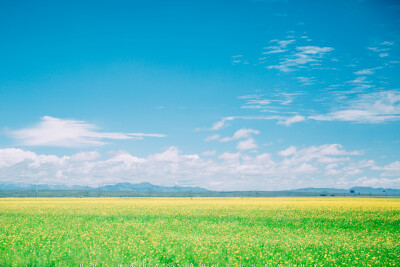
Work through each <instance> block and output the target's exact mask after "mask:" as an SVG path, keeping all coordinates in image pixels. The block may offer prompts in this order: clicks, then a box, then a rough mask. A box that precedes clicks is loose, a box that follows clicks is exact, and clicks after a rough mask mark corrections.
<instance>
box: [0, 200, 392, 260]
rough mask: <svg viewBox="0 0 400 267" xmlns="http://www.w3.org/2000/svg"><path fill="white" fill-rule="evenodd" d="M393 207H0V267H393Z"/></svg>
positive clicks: (112, 203)
mask: <svg viewBox="0 0 400 267" xmlns="http://www.w3.org/2000/svg"><path fill="white" fill-rule="evenodd" d="M399 240H400V199H390V198H31V199H28V198H20V199H16V198H14V199H0V266H82V265H83V266H93V265H96V266H106V265H108V266H118V265H122V266H131V265H132V266H139V265H140V266H143V265H146V266H155V265H157V264H158V266H166V265H168V264H169V266H189V265H190V264H192V265H193V266H201V265H205V266H212V265H214V266H216V265H217V264H218V266H227V265H228V264H229V265H230V266H239V265H243V266H253V265H255V266H265V264H268V266H277V265H278V264H280V266H289V264H291V265H292V266H301V265H302V264H304V266H315V265H317V266H399V265H400V260H399V258H400V242H399Z"/></svg>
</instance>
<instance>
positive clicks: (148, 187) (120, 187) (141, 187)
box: [0, 182, 210, 192]
mask: <svg viewBox="0 0 400 267" xmlns="http://www.w3.org/2000/svg"><path fill="white" fill-rule="evenodd" d="M0 190H1V191H6V190H79V191H83V190H85V191H93V190H95V191H100V190H101V191H135V192H210V191H209V190H207V189H204V188H201V187H182V186H160V185H153V184H151V183H146V182H144V183H139V184H131V183H118V184H115V185H106V186H101V187H88V186H80V185H73V186H67V185H48V184H39V185H34V184H22V183H19V184H10V183H8V184H6V183H3V184H2V183H0Z"/></svg>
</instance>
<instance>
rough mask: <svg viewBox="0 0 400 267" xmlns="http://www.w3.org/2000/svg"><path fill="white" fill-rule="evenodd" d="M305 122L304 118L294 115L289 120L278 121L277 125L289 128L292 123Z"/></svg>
mask: <svg viewBox="0 0 400 267" xmlns="http://www.w3.org/2000/svg"><path fill="white" fill-rule="evenodd" d="M305 120H306V117H304V116H301V115H295V116H293V117H289V118H286V119H284V120H280V121H278V124H282V125H285V126H290V125H291V124H293V123H296V122H302V121H305Z"/></svg>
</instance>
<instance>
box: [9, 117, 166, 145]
mask: <svg viewBox="0 0 400 267" xmlns="http://www.w3.org/2000/svg"><path fill="white" fill-rule="evenodd" d="M11 136H12V137H13V138H15V139H17V140H18V141H19V143H20V144H21V145H25V146H57V147H82V146H100V145H104V144H106V142H104V141H103V140H104V139H112V140H124V139H132V140H138V139H143V137H165V135H163V134H145V133H107V132H99V131H98V128H97V127H96V126H94V125H93V124H88V123H86V122H84V121H78V120H72V119H59V118H54V117H50V116H44V117H42V118H41V122H40V123H39V124H38V125H36V126H34V127H31V128H25V129H21V130H17V131H13V132H11Z"/></svg>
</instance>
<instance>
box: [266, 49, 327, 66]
mask: <svg viewBox="0 0 400 267" xmlns="http://www.w3.org/2000/svg"><path fill="white" fill-rule="evenodd" d="M296 50H297V51H296V52H293V53H291V54H289V55H286V56H284V57H283V58H282V59H281V61H280V63H279V64H278V65H270V66H268V67H267V68H268V69H277V70H279V71H282V72H289V71H293V70H296V68H297V67H298V66H303V65H307V64H309V63H311V62H314V63H316V62H320V61H321V59H322V58H323V57H324V56H325V55H326V54H327V53H329V52H331V51H333V50H334V49H333V48H332V47H319V46H298V47H296Z"/></svg>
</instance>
